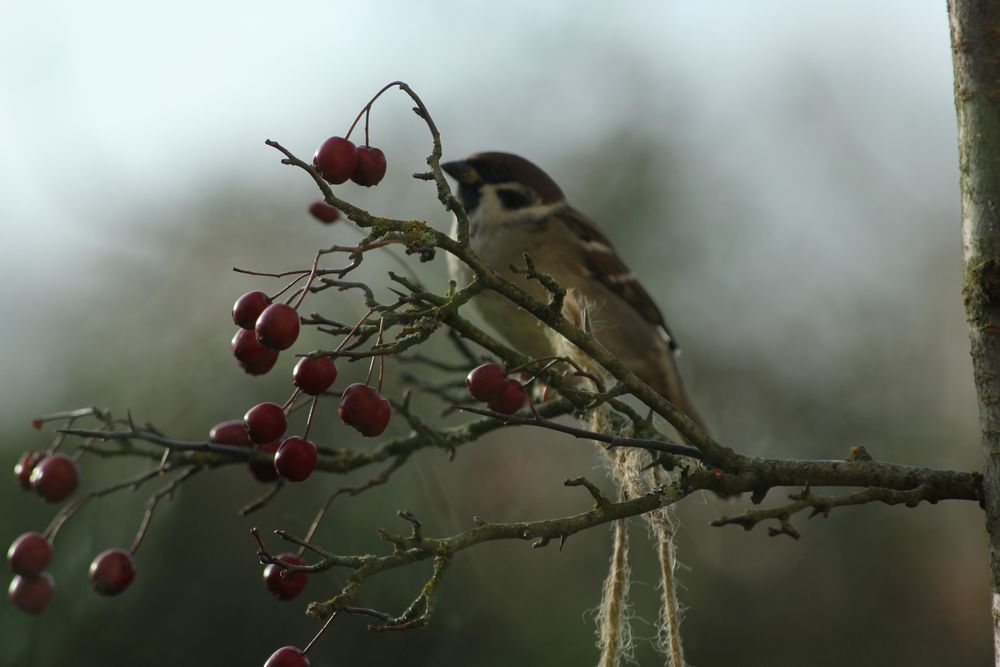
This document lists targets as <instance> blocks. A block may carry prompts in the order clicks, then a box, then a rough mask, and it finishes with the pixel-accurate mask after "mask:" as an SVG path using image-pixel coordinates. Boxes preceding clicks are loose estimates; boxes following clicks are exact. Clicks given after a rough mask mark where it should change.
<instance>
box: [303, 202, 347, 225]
mask: <svg viewBox="0 0 1000 667" xmlns="http://www.w3.org/2000/svg"><path fill="white" fill-rule="evenodd" d="M309 213H311V214H312V217H314V218H316V219H317V220H319V221H320V222H334V221H336V220H337V218H339V217H340V211H338V210H337V209H335V208H334V207H332V206H330V205H329V204H327V203H326V202H325V201H314V202H313V203H312V204H310V205H309Z"/></svg>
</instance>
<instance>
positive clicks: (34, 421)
mask: <svg viewBox="0 0 1000 667" xmlns="http://www.w3.org/2000/svg"><path fill="white" fill-rule="evenodd" d="M44 423H45V422H43V421H42V420H41V419H32V420H31V425H32V426H33V427H34V428H35V430H36V431H41V430H42V424H44Z"/></svg>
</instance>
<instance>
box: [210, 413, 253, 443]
mask: <svg viewBox="0 0 1000 667" xmlns="http://www.w3.org/2000/svg"><path fill="white" fill-rule="evenodd" d="M208 440H209V442H214V443H216V444H218V445H237V446H240V447H249V446H250V434H249V433H247V427H246V426H245V425H244V424H243V421H242V420H240V419H231V420H229V421H225V422H219V423H218V424H216V425H215V426H213V427H212V430H211V431H209V432H208Z"/></svg>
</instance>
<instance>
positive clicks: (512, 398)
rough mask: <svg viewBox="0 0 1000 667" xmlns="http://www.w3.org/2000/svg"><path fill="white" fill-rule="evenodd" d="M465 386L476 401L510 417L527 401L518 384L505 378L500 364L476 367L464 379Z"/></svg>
mask: <svg viewBox="0 0 1000 667" xmlns="http://www.w3.org/2000/svg"><path fill="white" fill-rule="evenodd" d="M465 386H466V388H468V390H469V394H471V395H472V397H473V398H474V399H476V400H477V401H482V402H484V403H486V407H488V408H489V409H490V410H493V411H494V412H499V413H502V414H505V415H512V414H514V413H515V412H517V411H518V410H520V409H521V406H523V405H524V403H525V401H527V400H528V392H526V391H525V390H524V387H523V386H522V385H521V383H520V382H518V381H517V380H514V379H512V378H509V377H507V374H506V373H505V372H504V370H503V368H502V367H501V366H500V364H495V363H492V362H491V363H486V364H482V365H481V366H476V367H475V368H473V369H472V370H471V371H469V375H468V376H467V377H466V378H465Z"/></svg>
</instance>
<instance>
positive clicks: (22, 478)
mask: <svg viewBox="0 0 1000 667" xmlns="http://www.w3.org/2000/svg"><path fill="white" fill-rule="evenodd" d="M43 458H45V454H44V453H43V452H25V453H24V454H21V458H20V459H18V461H17V463H16V464H15V465H14V477H15V478H16V479H17V482H18V484H20V485H21V488H24V489H30V488H31V471H32V470H34V469H35V466H36V465H38V462H39V461H41V460H42V459H43Z"/></svg>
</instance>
